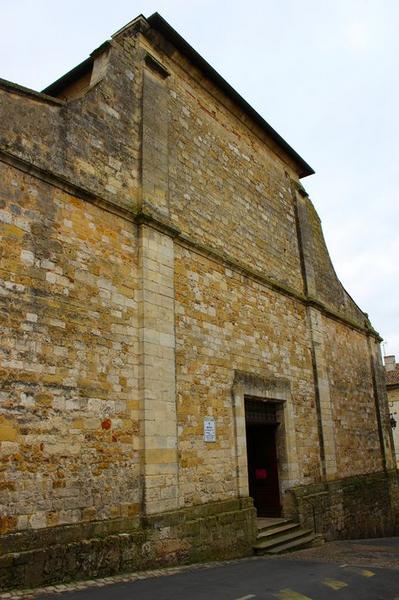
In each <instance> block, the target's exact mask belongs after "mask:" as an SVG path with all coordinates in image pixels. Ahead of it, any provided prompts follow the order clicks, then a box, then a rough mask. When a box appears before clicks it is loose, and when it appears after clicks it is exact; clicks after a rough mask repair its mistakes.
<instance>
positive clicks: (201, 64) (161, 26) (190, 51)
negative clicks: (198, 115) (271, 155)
mask: <svg viewBox="0 0 399 600" xmlns="http://www.w3.org/2000/svg"><path fill="white" fill-rule="evenodd" d="M146 21H147V22H148V23H149V24H150V26H151V27H152V28H154V29H156V30H158V31H159V32H160V33H162V34H163V35H164V36H165V37H166V38H167V39H169V40H170V41H171V42H172V43H173V45H174V46H175V47H176V48H177V49H178V50H180V51H181V52H182V53H183V54H184V55H185V56H187V57H188V58H189V59H190V60H191V62H192V63H193V64H194V65H195V66H196V67H198V68H199V69H200V70H201V71H203V72H204V73H205V74H206V75H207V77H209V79H210V80H211V81H213V83H215V84H216V85H217V86H218V87H219V88H221V89H222V90H223V91H224V92H225V93H226V94H227V95H228V96H229V97H230V98H232V99H233V100H234V101H235V102H236V103H237V104H238V105H239V106H240V107H241V108H242V109H243V110H244V111H245V112H246V113H247V114H249V115H250V117H251V118H252V119H253V120H254V121H255V122H256V123H257V124H258V125H259V126H260V127H261V128H262V129H264V130H265V131H266V133H267V134H268V135H269V136H270V137H271V139H272V140H273V141H275V142H276V144H277V145H278V146H280V147H281V148H282V150H284V151H285V152H286V154H287V155H288V156H289V157H290V158H291V159H292V161H293V162H294V163H295V164H296V165H297V167H298V175H299V177H300V178H301V177H307V176H308V175H313V174H314V170H313V169H312V167H311V166H310V165H309V164H308V163H307V162H306V161H305V160H304V159H303V158H302V157H301V156H300V155H299V154H298V153H297V152H296V151H295V150H294V149H293V148H292V147H291V146H290V145H289V144H288V143H287V142H286V141H285V140H284V138H282V137H281V135H280V134H279V133H277V131H276V130H275V129H273V127H272V126H271V125H269V123H268V122H267V121H266V120H265V119H264V118H263V117H262V116H261V115H260V114H259V113H258V112H257V111H256V110H255V109H254V108H253V107H252V106H251V105H250V104H249V103H248V102H247V101H246V100H245V99H244V98H243V97H242V96H241V95H240V94H239V93H238V92H237V91H236V90H235V89H234V88H233V87H232V86H231V85H230V84H229V83H228V82H227V81H226V80H225V79H224V78H223V77H222V76H221V75H220V74H219V73H218V72H217V71H216V70H215V69H214V68H213V67H212V66H211V65H210V64H209V63H208V62H207V61H206V60H205V59H204V58H203V57H202V56H201V55H200V54H199V53H198V52H197V51H196V50H194V48H193V47H192V46H190V44H189V43H188V42H186V40H185V39H184V38H183V37H182V36H181V35H180V34H179V33H178V32H177V31H176V30H175V29H173V27H172V26H171V25H169V23H168V22H167V21H166V20H165V19H164V18H163V17H162V16H161V15H160V14H159V13H157V12H155V13H153V14H152V15H151V16H150V17H148V18H147V19H146ZM133 22H134V21H132V23H133Z"/></svg>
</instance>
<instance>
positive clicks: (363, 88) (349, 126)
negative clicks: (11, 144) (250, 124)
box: [0, 0, 399, 360]
mask: <svg viewBox="0 0 399 600" xmlns="http://www.w3.org/2000/svg"><path fill="white" fill-rule="evenodd" d="M155 11H158V12H160V13H161V14H162V16H163V17H164V18H165V19H166V20H167V21H168V22H169V23H170V24H171V25H172V27H174V28H175V29H177V31H178V32H179V33H180V34H181V35H182V36H183V37H184V38H185V39H186V40H187V41H188V42H189V43H190V44H191V45H192V46H194V48H195V49H196V50H197V51H198V52H199V53H200V54H201V55H202V56H203V57H204V58H205V59H206V60H208V62H210V63H211V65H212V66H213V67H215V68H216V70H217V71H219V73H220V74H221V75H222V76H223V77H224V78H225V79H227V81H228V82H229V83H230V84H231V85H233V87H234V88H235V89H236V90H237V91H238V92H239V93H240V94H241V95H242V96H244V98H245V99H246V100H247V101H248V102H249V103H250V104H252V106H253V107H254V108H255V109H256V110H257V111H258V112H260V114H261V115H262V116H263V117H264V118H265V119H266V120H267V121H268V122H269V123H270V124H271V125H272V126H273V127H274V128H275V129H277V131H278V132H279V133H280V134H281V135H282V136H283V137H284V138H285V139H286V140H287V141H288V143H289V144H290V145H291V146H293V147H294V148H295V150H296V151H297V152H298V153H299V154H300V155H301V156H302V157H303V158H304V159H305V160H306V161H307V162H308V163H309V164H310V165H311V166H312V167H313V168H314V170H315V171H316V174H315V175H312V176H310V177H307V178H305V179H303V180H302V183H303V184H304V186H305V187H306V189H307V190H308V192H309V194H310V196H311V198H312V200H313V202H314V204H315V206H316V209H317V210H318V212H319V215H320V217H321V219H322V223H323V229H324V234H325V237H326V240H327V244H328V247H329V250H330V254H331V256H332V259H333V262H334V265H335V268H336V271H337V273H338V276H339V277H340V279H341V281H342V283H343V284H344V286H345V287H346V289H347V290H348V291H349V293H350V294H351V295H352V296H353V297H354V299H355V300H356V301H357V303H358V304H359V305H360V307H361V308H362V309H363V310H364V311H366V312H368V313H369V315H370V318H371V320H372V323H373V325H374V327H375V328H376V329H377V330H378V331H379V332H380V333H381V334H382V336H383V337H384V338H385V345H384V348H383V350H385V353H386V354H396V355H397V358H398V360H399V311H398V296H399V260H398V255H399V235H398V232H399V203H398V194H397V189H398V175H399V172H398V171H399V170H398V165H399V142H398V140H399V117H398V113H399V33H398V32H399V1H397V0H322V1H321V0H278V1H277V0H263V1H256V0H247V1H246V2H244V1H240V2H239V1H237V0H229V2H223V1H220V2H217V1H216V0H212V1H210V0H185V1H183V0H158V1H157V2H153V1H147V2H144V1H141V2H139V1H134V0H112V1H110V0H64V1H62V0H58V1H54V0H0V31H1V36H0V77H2V78H3V79H8V80H10V81H14V82H16V83H19V84H21V85H25V86H27V87H31V88H33V89H36V90H41V89H42V88H44V87H45V86H46V85H48V84H49V83H51V82H52V81H54V80H55V79H57V78H58V77H59V76H60V75H62V74H63V73H65V72H66V71H68V70H69V69H71V68H72V67H74V66H75V65H76V64H78V63H79V62H81V61H82V60H83V59H85V58H86V57H87V56H88V55H89V53H90V52H91V51H92V50H94V48H96V47H97V46H99V45H100V44H101V43H102V42H103V41H104V40H106V39H108V38H109V37H110V36H111V35H112V34H113V33H114V32H115V31H116V30H118V29H119V28H120V27H121V26H123V25H124V24H126V23H127V22H128V21H130V20H131V19H133V18H134V17H135V16H137V15H138V14H140V13H142V14H144V15H145V16H149V15H150V14H151V13H153V12H155Z"/></svg>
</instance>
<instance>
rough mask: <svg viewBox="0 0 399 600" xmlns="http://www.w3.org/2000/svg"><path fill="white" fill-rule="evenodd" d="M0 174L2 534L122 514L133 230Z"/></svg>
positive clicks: (133, 472)
mask: <svg viewBox="0 0 399 600" xmlns="http://www.w3.org/2000/svg"><path fill="white" fill-rule="evenodd" d="M0 169H1V171H0V231H1V235H0V243H1V250H0V260H1V263H0V264H1V270H0V306H1V312H0V318H1V331H2V336H1V339H2V341H1V348H0V373H1V390H0V457H1V469H0V490H1V493H0V532H1V533H8V532H12V531H17V530H31V531H32V530H36V529H40V528H45V527H49V526H56V525H65V524H73V523H77V522H88V521H91V520H104V519H107V520H109V519H114V518H115V519H117V518H122V517H127V516H130V517H131V516H132V515H135V514H137V512H138V511H139V508H140V502H141V499H140V481H139V473H140V464H139V462H140V461H139V455H138V451H139V442H138V439H139V412H138V411H139V403H138V400H139V398H138V388H137V377H138V334H137V301H138V299H137V240H136V238H137V235H136V230H135V228H134V226H133V224H132V223H130V222H128V221H126V220H124V219H121V218H120V217H117V216H115V215H112V214H110V213H108V212H106V211H104V210H102V209H100V208H98V207H96V206H94V205H91V204H90V203H88V202H86V201H83V200H81V199H79V198H77V197H74V196H72V195H70V194H68V193H66V192H64V191H62V190H61V189H57V188H55V187H51V186H48V185H47V184H45V183H44V182H42V181H40V180H39V179H37V178H34V177H32V176H30V175H28V174H23V173H22V172H21V171H19V170H16V169H13V168H11V167H8V166H7V165H4V164H3V163H0Z"/></svg>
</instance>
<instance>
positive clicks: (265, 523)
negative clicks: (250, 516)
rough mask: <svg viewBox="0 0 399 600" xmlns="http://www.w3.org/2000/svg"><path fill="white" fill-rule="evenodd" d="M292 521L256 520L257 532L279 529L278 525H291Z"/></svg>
mask: <svg viewBox="0 0 399 600" xmlns="http://www.w3.org/2000/svg"><path fill="white" fill-rule="evenodd" d="M292 522H293V521H292V519H283V518H281V519H266V518H264V519H257V527H258V531H259V532H261V531H267V530H269V529H273V528H274V527H279V526H280V525H286V524H288V523H292Z"/></svg>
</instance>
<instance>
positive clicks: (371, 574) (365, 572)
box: [349, 567, 375, 577]
mask: <svg viewBox="0 0 399 600" xmlns="http://www.w3.org/2000/svg"><path fill="white" fill-rule="evenodd" d="M349 570H350V571H353V572H354V573H357V574H358V575H361V576H362V577H374V575H375V573H374V572H373V571H370V570H369V569H361V568H360V567H350V569H349Z"/></svg>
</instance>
